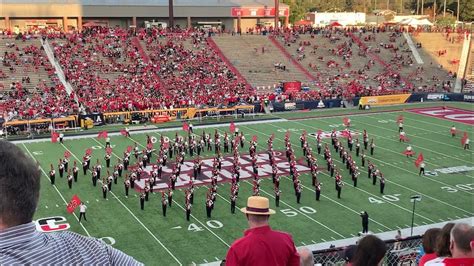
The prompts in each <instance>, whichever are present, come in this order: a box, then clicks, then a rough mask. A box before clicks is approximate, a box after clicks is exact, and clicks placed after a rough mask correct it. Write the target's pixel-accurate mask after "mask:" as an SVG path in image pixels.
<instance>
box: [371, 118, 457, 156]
mask: <svg viewBox="0 0 474 266" xmlns="http://www.w3.org/2000/svg"><path fill="white" fill-rule="evenodd" d="M366 117H368V118H372V119H378V118H375V117H372V116H370V115H367V116H366ZM417 121H419V120H417ZM403 126H404V127H412V128H416V129H418V130H422V131H425V132H427V133H422V134H412V136H420V135H427V134H429V133H434V134H438V135H442V136H445V137H446V136H447V135H446V134H442V133H438V132H436V131H432V130H426V129H423V128H420V127H416V126H411V125H407V124H406V123H404V124H403ZM446 133H448V132H447V131H446ZM419 138H422V139H426V138H423V137H419ZM426 140H430V141H431V142H436V143H439V144H443V145H446V146H451V147H454V148H459V146H455V145H451V144H448V143H445V142H439V141H435V140H431V139H426Z"/></svg>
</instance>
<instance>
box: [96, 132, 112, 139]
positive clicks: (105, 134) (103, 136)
mask: <svg viewBox="0 0 474 266" xmlns="http://www.w3.org/2000/svg"><path fill="white" fill-rule="evenodd" d="M108 135H109V134H108V133H107V131H102V132H99V135H97V138H98V139H100V138H104V139H105V138H107V136H108Z"/></svg>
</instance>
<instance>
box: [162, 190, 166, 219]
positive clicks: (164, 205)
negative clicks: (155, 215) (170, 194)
mask: <svg viewBox="0 0 474 266" xmlns="http://www.w3.org/2000/svg"><path fill="white" fill-rule="evenodd" d="M166 198H167V197H166V195H165V192H161V209H162V210H163V216H164V217H166V207H168V200H167V199H166Z"/></svg>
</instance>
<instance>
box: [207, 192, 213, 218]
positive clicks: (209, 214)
mask: <svg viewBox="0 0 474 266" xmlns="http://www.w3.org/2000/svg"><path fill="white" fill-rule="evenodd" d="M213 205H214V203H213V202H212V199H211V197H210V196H208V197H207V200H206V215H207V218H211V212H212V206H213Z"/></svg>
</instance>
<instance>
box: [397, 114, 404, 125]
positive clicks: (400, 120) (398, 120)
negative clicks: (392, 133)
mask: <svg viewBox="0 0 474 266" xmlns="http://www.w3.org/2000/svg"><path fill="white" fill-rule="evenodd" d="M402 122H403V115H399V116H398V118H397V123H402Z"/></svg>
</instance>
